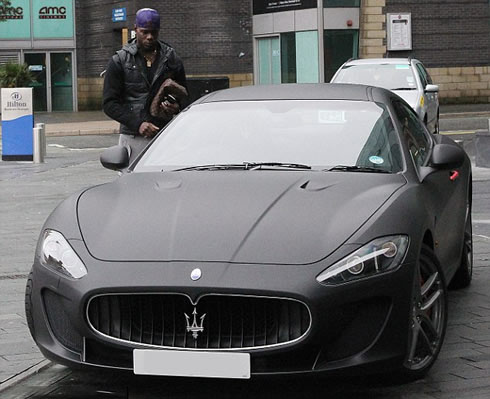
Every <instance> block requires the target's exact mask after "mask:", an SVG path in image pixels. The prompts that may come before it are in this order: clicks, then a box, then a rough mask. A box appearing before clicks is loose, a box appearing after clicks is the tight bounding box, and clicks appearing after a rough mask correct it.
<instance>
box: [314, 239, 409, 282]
mask: <svg viewBox="0 0 490 399" xmlns="http://www.w3.org/2000/svg"><path fill="white" fill-rule="evenodd" d="M407 248H408V236H404V235H398V236H389V237H382V238H378V239H376V240H374V241H371V242H370V243H369V244H367V245H364V246H363V247H362V248H360V249H358V250H357V251H355V252H353V253H352V254H350V255H349V256H347V257H345V258H344V259H342V260H341V261H339V262H337V263H335V264H334V265H332V266H330V267H328V268H327V269H325V270H324V271H323V272H322V273H320V274H319V275H318V276H317V278H316V280H317V281H318V282H319V283H322V284H327V285H332V284H340V283H345V282H348V281H352V280H358V279H361V278H365V277H370V276H374V275H376V274H380V273H384V272H387V271H389V270H393V269H395V268H396V267H398V266H399V265H400V263H401V261H402V260H403V258H404V257H405V253H406V252H407Z"/></svg>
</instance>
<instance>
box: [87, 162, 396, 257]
mask: <svg viewBox="0 0 490 399" xmlns="http://www.w3.org/2000/svg"><path fill="white" fill-rule="evenodd" d="M403 184H405V179H404V177H403V176H402V175H389V174H374V173H349V172H297V171H259V170H257V171H206V172H203V171H197V172H188V171H186V172H166V173H132V174H128V175H125V176H123V177H121V178H120V179H118V180H117V181H115V182H112V183H108V184H105V185H101V186H96V187H94V188H91V189H89V190H87V191H85V192H84V193H83V194H82V195H81V196H80V198H79V201H78V207H77V208H78V220H79V225H80V231H81V233H82V236H83V239H84V241H85V243H86V246H87V248H88V250H89V252H90V253H91V254H92V256H94V257H95V258H98V259H100V260H105V261H214V262H239V263H262V264H264V263H274V264H307V263H313V262H316V261H318V260H320V259H322V258H324V257H325V256H327V255H329V254H330V253H332V252H333V251H334V250H335V249H336V248H338V247H339V246H340V245H341V244H342V243H344V242H345V241H346V240H347V239H348V238H349V237H350V236H351V235H352V234H353V233H354V232H355V231H356V230H357V229H359V227H360V226H361V225H362V224H363V223H365V222H366V220H367V219H368V218H369V217H370V216H371V215H373V213H374V212H375V211H376V210H377V209H378V208H379V207H380V206H381V205H382V204H383V203H384V202H385V201H386V200H387V199H388V198H389V197H390V196H391V195H392V194H393V193H394V192H395V191H396V190H397V189H398V188H400V187H401V186H402V185H403Z"/></svg>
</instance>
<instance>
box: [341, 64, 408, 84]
mask: <svg viewBox="0 0 490 399" xmlns="http://www.w3.org/2000/svg"><path fill="white" fill-rule="evenodd" d="M332 82H335V83H358V84H365V85H371V86H378V87H383V88H385V89H388V90H394V89H399V90H415V89H416V88H417V84H416V82H415V76H414V74H413V71H412V68H410V65H408V64H359V65H344V66H343V67H342V69H341V70H340V71H339V73H338V74H337V75H336V76H335V78H334V79H333V80H332Z"/></svg>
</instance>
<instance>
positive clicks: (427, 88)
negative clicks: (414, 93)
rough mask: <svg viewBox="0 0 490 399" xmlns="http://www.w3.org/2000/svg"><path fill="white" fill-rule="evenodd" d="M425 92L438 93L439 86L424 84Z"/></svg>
mask: <svg viewBox="0 0 490 399" xmlns="http://www.w3.org/2000/svg"><path fill="white" fill-rule="evenodd" d="M425 92H426V93H438V92H439V86H438V85H427V86H425Z"/></svg>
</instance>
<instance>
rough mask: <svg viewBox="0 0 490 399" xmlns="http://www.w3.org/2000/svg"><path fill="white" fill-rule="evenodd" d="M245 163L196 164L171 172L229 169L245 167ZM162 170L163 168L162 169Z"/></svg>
mask: <svg viewBox="0 0 490 399" xmlns="http://www.w3.org/2000/svg"><path fill="white" fill-rule="evenodd" d="M246 165H247V164H245V163H226V164H209V165H196V166H188V167H185V168H180V169H173V172H180V171H182V170H230V169H242V170H246V169H247V166H246ZM162 172H163V170H162Z"/></svg>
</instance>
